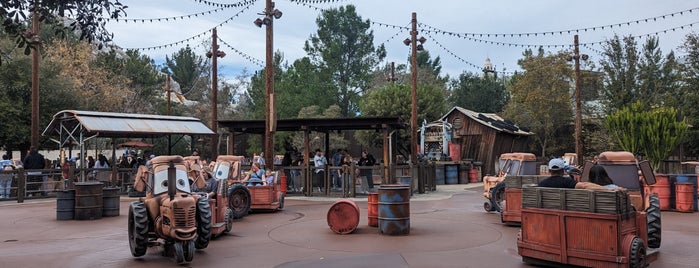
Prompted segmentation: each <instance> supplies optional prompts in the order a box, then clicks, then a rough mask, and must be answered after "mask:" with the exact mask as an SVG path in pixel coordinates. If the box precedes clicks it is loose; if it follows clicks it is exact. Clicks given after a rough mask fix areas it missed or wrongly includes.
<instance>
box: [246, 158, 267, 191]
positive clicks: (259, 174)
mask: <svg viewBox="0 0 699 268" xmlns="http://www.w3.org/2000/svg"><path fill="white" fill-rule="evenodd" d="M264 176H265V170H264V169H261V168H260V163H258V162H253V163H252V166H251V167H250V171H249V172H248V175H246V176H245V179H244V180H243V182H247V183H248V184H247V185H248V186H261V185H263V184H264V181H263V180H262V178H264Z"/></svg>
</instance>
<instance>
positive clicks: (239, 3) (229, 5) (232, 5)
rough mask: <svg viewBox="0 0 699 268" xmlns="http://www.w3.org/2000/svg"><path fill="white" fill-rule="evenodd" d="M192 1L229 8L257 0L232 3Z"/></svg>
mask: <svg viewBox="0 0 699 268" xmlns="http://www.w3.org/2000/svg"><path fill="white" fill-rule="evenodd" d="M194 1H195V2H199V3H201V4H205V5H208V6H213V7H223V8H229V7H241V6H247V5H250V4H253V3H255V2H256V1H257V0H245V1H240V2H238V3H233V4H221V3H216V2H211V1H206V0H194Z"/></svg>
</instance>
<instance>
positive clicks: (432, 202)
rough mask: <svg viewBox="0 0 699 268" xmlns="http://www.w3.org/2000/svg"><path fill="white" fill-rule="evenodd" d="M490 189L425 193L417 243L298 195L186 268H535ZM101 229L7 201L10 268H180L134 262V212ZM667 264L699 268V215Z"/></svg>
mask: <svg viewBox="0 0 699 268" xmlns="http://www.w3.org/2000/svg"><path fill="white" fill-rule="evenodd" d="M481 189H482V188H481V185H480V184H470V185H446V186H439V188H438V191H437V192H432V193H429V194H424V195H415V196H414V197H413V198H412V200H411V204H410V210H411V215H410V217H411V218H410V225H411V230H410V235H408V236H385V235H380V234H379V233H378V230H377V228H375V227H369V226H367V218H366V215H367V214H366V213H367V209H366V205H367V203H366V200H365V199H364V198H358V199H355V200H356V201H357V204H358V205H359V207H360V208H361V211H360V213H361V216H362V219H361V221H360V224H359V228H358V229H357V231H356V232H355V233H353V234H349V235H337V234H335V233H333V232H332V231H331V230H330V229H329V228H328V225H327V222H326V213H327V210H328V208H329V207H330V206H331V205H332V203H333V202H334V201H335V200H337V199H329V198H319V197H314V198H306V197H289V198H288V199H287V202H286V208H285V209H284V210H283V211H279V212H276V213H256V214H252V215H249V216H247V217H245V218H243V219H241V220H238V221H236V222H235V223H234V225H233V231H232V232H231V233H230V234H229V235H226V236H223V237H220V238H218V239H216V240H213V241H212V242H211V243H210V244H209V247H208V248H206V249H205V250H200V251H197V253H196V255H195V257H194V261H193V262H192V263H190V264H188V265H185V266H184V267H187V266H191V267H195V266H196V267H215V266H219V267H221V266H222V267H232V266H235V267H283V268H289V267H334V268H340V267H528V266H527V265H525V264H523V263H522V262H521V258H520V257H519V256H518V255H517V247H516V244H515V235H516V233H517V230H518V228H516V227H507V226H503V225H502V224H500V218H499V215H498V214H494V213H486V212H484V211H483V209H482V202H483V199H482V197H481V196H480V192H481ZM130 200H131V199H129V198H122V202H121V215H120V216H118V217H110V218H103V219H100V220H95V221H56V212H55V210H56V202H55V199H54V200H31V201H29V202H27V203H24V204H16V203H11V202H3V203H0V267H100V268H106V267H173V266H177V265H176V264H175V262H174V260H173V259H172V258H167V257H163V256H161V253H162V250H161V249H159V248H150V249H148V253H147V254H146V255H145V256H144V257H141V258H133V257H132V256H131V253H130V251H129V245H128V240H127V233H126V230H127V219H126V216H127V214H128V211H127V208H128V204H129V202H130ZM662 243H663V244H662V248H661V249H660V250H661V253H660V257H659V260H658V261H657V262H655V263H653V264H652V265H651V267H673V268H674V267H681V268H682V267H687V268H689V267H697V266H698V265H697V263H699V253H697V245H699V214H698V213H691V214H683V213H675V212H664V213H663V240H662Z"/></svg>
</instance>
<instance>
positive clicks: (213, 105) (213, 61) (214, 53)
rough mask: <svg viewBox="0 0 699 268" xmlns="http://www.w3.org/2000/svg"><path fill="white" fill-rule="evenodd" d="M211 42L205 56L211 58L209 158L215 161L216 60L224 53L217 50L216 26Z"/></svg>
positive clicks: (224, 54)
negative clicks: (212, 132)
mask: <svg viewBox="0 0 699 268" xmlns="http://www.w3.org/2000/svg"><path fill="white" fill-rule="evenodd" d="M211 39H212V44H211V51H209V52H207V53H206V57H208V58H211V130H213V131H214V135H213V136H212V138H211V160H213V161H215V160H216V157H217V156H218V61H217V58H223V57H225V56H226V53H224V52H223V51H219V50H218V36H217V35H216V28H214V29H213V31H212V34H211Z"/></svg>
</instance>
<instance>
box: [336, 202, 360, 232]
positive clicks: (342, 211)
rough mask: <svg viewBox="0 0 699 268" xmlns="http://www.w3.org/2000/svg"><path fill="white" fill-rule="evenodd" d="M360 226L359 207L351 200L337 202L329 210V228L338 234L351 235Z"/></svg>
mask: <svg viewBox="0 0 699 268" xmlns="http://www.w3.org/2000/svg"><path fill="white" fill-rule="evenodd" d="M358 225H359V207H358V206H357V203H355V202H354V201H352V200H349V199H340V200H337V201H336V202H335V203H333V205H332V206H331V207H330V210H328V226H330V230H332V231H333V232H335V233H336V234H349V233H352V232H354V230H356V229H357V226H358Z"/></svg>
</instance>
